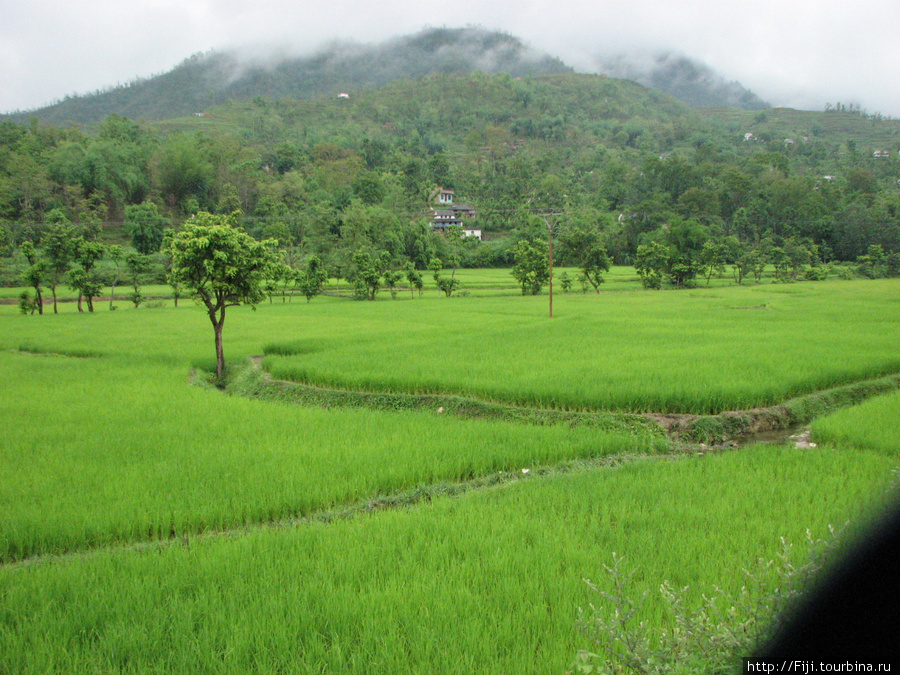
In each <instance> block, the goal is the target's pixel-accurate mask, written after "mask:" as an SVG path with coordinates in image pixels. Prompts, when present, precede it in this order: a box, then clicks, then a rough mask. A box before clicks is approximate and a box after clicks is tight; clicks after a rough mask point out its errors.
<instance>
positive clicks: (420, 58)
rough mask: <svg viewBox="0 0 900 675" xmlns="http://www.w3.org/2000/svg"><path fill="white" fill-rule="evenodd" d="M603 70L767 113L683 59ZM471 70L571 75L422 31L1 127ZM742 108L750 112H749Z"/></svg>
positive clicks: (162, 80)
mask: <svg viewBox="0 0 900 675" xmlns="http://www.w3.org/2000/svg"><path fill="white" fill-rule="evenodd" d="M613 65H614V64H613ZM620 65H621V64H620ZM604 70H605V71H607V72H608V71H615V72H609V74H610V75H612V76H617V73H619V72H620V71H621V72H622V73H623V74H625V75H626V77H625V79H632V80H634V81H637V82H639V83H640V84H642V85H644V86H649V87H651V88H655V89H659V90H661V91H664V92H665V93H669V94H670V95H673V96H675V98H678V99H679V100H682V101H683V102H685V103H687V104H688V105H691V106H694V107H697V106H717V107H722V106H725V107H738V108H744V109H758V108H762V107H765V102H763V101H762V100H761V99H759V98H758V97H756V95H755V94H753V93H752V92H749V91H748V90H746V89H744V88H743V87H741V85H739V84H738V83H731V84H730V85H728V87H730V88H728V87H726V88H723V85H722V83H724V82H725V80H724V78H722V77H721V76H718V75H717V74H715V73H714V72H713V71H712V70H711V69H709V68H708V67H706V66H704V65H702V64H698V63H695V62H692V61H690V60H689V59H687V57H680V60H678V61H668V62H666V61H662V62H660V63H658V64H657V67H656V68H655V69H651V70H650V71H646V70H640V69H636V68H634V67H631V68H630V69H628V68H625V67H623V68H619V69H618V70H616V69H615V68H613V67H610V63H606V64H601V65H600V70H599V71H598V72H603V71H604ZM476 71H483V72H487V73H507V74H509V75H511V76H513V77H524V76H529V75H541V74H561V73H572V72H575V69H574V68H572V67H571V66H569V65H567V64H565V63H564V62H563V61H562V60H561V59H559V58H558V57H555V56H552V55H550V54H546V53H543V52H540V51H538V50H535V49H533V48H532V47H530V46H528V45H527V44H526V43H525V42H523V41H522V40H521V39H519V38H517V37H515V36H512V35H510V34H507V33H502V32H497V31H489V30H486V29H483V28H478V27H467V28H427V29H424V30H422V31H420V32H418V33H414V34H411V35H407V36H402V37H398V38H394V39H392V40H388V41H385V42H382V43H379V44H375V45H365V44H360V43H354V42H340V41H334V42H331V43H330V44H328V45H326V46H325V47H322V48H320V49H319V50H318V51H316V52H315V53H313V54H311V55H305V56H304V55H292V54H290V53H289V52H287V51H285V50H283V49H282V50H281V51H280V52H279V51H278V50H273V51H272V52H271V53H270V54H268V55H266V56H265V57H263V56H261V55H260V54H247V53H242V52H241V51H239V50H231V51H211V52H206V53H201V54H194V55H193V56H190V57H188V58H187V59H185V60H184V61H183V62H182V63H180V64H179V65H177V66H176V67H175V68H173V69H171V70H169V71H167V72H165V73H162V74H160V75H155V76H151V77H148V78H138V79H135V80H134V81H132V82H130V83H128V84H125V85H120V86H117V87H114V88H111V89H108V90H105V91H99V92H95V93H92V94H85V95H75V96H67V97H66V98H65V99H63V100H62V101H59V102H56V103H53V104H51V105H48V106H44V107H41V108H38V109H36V110H32V111H24V112H19V111H17V112H15V113H8V114H6V115H2V116H0V119H8V120H12V121H16V122H24V121H26V120H28V119H30V118H32V117H35V118H37V119H40V120H42V121H46V122H50V123H54V124H64V123H76V124H82V125H92V124H97V123H99V122H100V121H101V120H102V119H103V118H105V117H107V116H108V115H111V114H116V115H119V116H122V117H128V118H131V119H145V120H161V119H170V118H175V117H185V116H189V115H192V114H196V113H200V112H202V111H204V110H207V109H209V108H211V107H214V106H216V105H219V104H221V103H224V102H225V101H227V100H253V99H255V98H257V97H264V98H272V99H278V98H296V99H310V98H318V97H324V96H336V95H337V94H338V93H342V92H345V91H354V90H359V89H371V88H378V87H382V86H385V85H386V84H388V83H389V82H392V81H394V80H397V79H407V78H417V77H422V76H425V75H430V74H437V73H444V74H447V73H459V74H465V73H471V72H476ZM691 78H693V79H691ZM747 102H750V104H751V105H752V106H755V107H749V108H748V105H747ZM760 104H761V105H760Z"/></svg>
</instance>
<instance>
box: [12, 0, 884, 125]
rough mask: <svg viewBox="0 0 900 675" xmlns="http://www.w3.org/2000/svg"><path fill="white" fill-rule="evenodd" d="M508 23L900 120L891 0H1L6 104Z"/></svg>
mask: <svg viewBox="0 0 900 675" xmlns="http://www.w3.org/2000/svg"><path fill="white" fill-rule="evenodd" d="M469 24H475V25H479V26H483V27H484V28H488V29H498V30H504V31H506V32H509V33H512V34H513V35H515V36H517V37H520V38H522V39H524V40H525V41H526V42H528V43H529V44H530V45H531V46H533V47H535V48H537V49H541V50H544V51H547V52H549V53H551V54H553V55H555V56H559V57H560V58H562V59H563V61H565V62H566V63H568V64H570V65H573V66H575V67H576V68H578V69H579V70H591V66H592V63H593V57H594V56H595V55H596V54H598V53H612V52H619V51H632V50H637V51H642V52H648V51H653V50H662V49H666V50H676V51H678V52H681V53H683V54H685V55H687V56H689V57H692V58H695V59H697V60H700V61H702V62H704V63H706V64H707V65H709V66H711V67H712V68H714V69H715V70H717V71H718V72H719V73H721V74H722V75H723V76H725V77H726V78H727V79H729V80H737V81H739V82H741V83H742V84H743V85H744V86H746V87H748V88H749V89H751V90H753V91H754V92H755V93H756V94H758V95H759V96H761V97H762V98H764V99H766V100H768V101H769V102H771V103H772V104H774V105H784V106H792V107H798V108H805V109H813V110H821V109H822V108H824V106H825V104H826V103H834V102H836V101H841V102H843V103H857V104H859V105H861V106H862V107H863V108H865V109H866V110H868V111H869V112H881V113H883V114H885V115H891V116H894V117H900V37H898V27H900V1H898V0H854V2H849V1H847V0H754V2H747V1H746V0H744V1H742V2H740V3H735V2H732V0H674V1H667V0H630V1H628V2H621V0H615V1H613V0H593V1H589V0H515V2H513V1H512V0H495V1H494V2H488V1H487V0H457V1H456V2H454V3H448V2H446V1H441V2H438V1H437V0H387V2H372V1H371V0H315V1H312V0H125V1H123V0H68V1H66V2H64V1H62V0H27V1H23V0H0V111H5V112H9V111H12V110H17V109H19V110H28V109H32V108H36V107H40V106H42V105H45V104H47V103H50V102H52V101H53V100H56V99H60V98H62V97H64V96H65V95H67V94H75V93H79V94H81V93H88V92H91V91H94V90H96V89H102V88H105V87H108V86H112V85H116V84H119V83H125V82H128V81H130V80H132V79H134V78H135V77H146V76H149V75H154V74H158V73H161V72H165V71H167V70H169V69H171V68H172V67H174V66H175V65H177V64H178V63H179V62H181V61H182V60H184V59H185V58H187V57H188V56H190V55H191V54H195V53H197V52H202V51H207V50H209V49H219V48H227V47H231V46H239V45H252V46H255V47H257V48H259V47H268V46H275V45H288V46H289V47H290V48H292V49H294V50H296V51H297V52H300V53H305V52H311V51H313V50H314V49H315V48H316V47H318V46H319V45H321V44H323V43H325V42H328V41H330V40H333V39H351V40H356V41H360V42H380V41H382V40H384V39H386V38H390V37H394V36H397V35H401V34H405V33H412V32H416V31H418V30H421V29H422V28H425V27H426V26H432V27H439V26H447V27H451V28H455V27H462V26H465V25H469Z"/></svg>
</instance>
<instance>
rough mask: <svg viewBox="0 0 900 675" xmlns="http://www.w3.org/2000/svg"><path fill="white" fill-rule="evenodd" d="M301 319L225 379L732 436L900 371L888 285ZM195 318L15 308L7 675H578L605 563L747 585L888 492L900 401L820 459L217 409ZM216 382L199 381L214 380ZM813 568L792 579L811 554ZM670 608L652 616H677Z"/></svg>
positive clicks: (442, 417) (6, 359) (386, 310)
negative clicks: (777, 559) (785, 550)
mask: <svg viewBox="0 0 900 675" xmlns="http://www.w3.org/2000/svg"><path fill="white" fill-rule="evenodd" d="M546 300H547V298H546V296H544V297H537V298H524V297H521V296H514V295H509V296H504V295H498V296H493V297H487V296H485V297H474V296H470V297H460V298H443V297H438V296H437V295H436V294H431V295H427V294H426V296H425V297H422V298H418V297H417V298H415V299H413V298H409V297H408V296H407V297H406V298H400V296H399V295H398V299H397V300H394V301H392V300H390V299H389V296H388V297H384V298H383V299H379V301H377V302H374V303H372V302H353V301H350V300H347V299H344V298H328V297H323V298H317V299H315V300H314V301H313V302H312V303H309V304H307V303H306V302H304V301H299V300H298V299H295V300H294V301H293V302H289V303H288V302H285V303H282V302H280V300H279V299H277V298H276V299H275V301H274V302H273V303H271V304H269V303H265V304H262V305H260V306H259V307H258V308H257V310H256V311H252V310H251V309H250V308H233V309H230V310H229V313H228V318H227V321H226V326H225V350H226V356H227V357H228V359H229V364H230V368H231V369H232V370H233V371H238V370H240V369H241V368H243V367H246V365H245V364H247V362H248V358H249V357H251V356H260V355H263V354H266V356H265V358H264V359H263V361H262V363H263V367H264V368H265V369H266V370H267V371H269V372H270V373H271V374H272V375H273V376H275V377H279V378H285V379H293V380H296V381H303V382H308V383H312V384H316V385H330V386H338V387H346V388H350V389H357V388H358V389H365V390H371V391H398V392H406V393H425V392H440V393H451V394H458V395H461V396H468V397H472V398H485V399H491V400H496V401H503V402H505V403H507V404H509V405H531V406H539V407H547V408H555V409H577V410H616V411H654V412H679V411H687V412H695V413H704V412H717V411H720V410H727V409H740V408H746V407H751V406H752V405H760V404H772V403H778V402H780V401H782V400H784V399H785V398H787V397H789V396H792V395H795V394H797V393H804V392H813V391H817V390H819V389H823V388H826V387H828V386H833V385H834V384H840V383H846V382H853V381H860V380H864V379H866V378H870V377H875V376H878V375H884V374H891V373H896V372H900V356H898V353H897V350H896V344H897V338H898V336H900V330H898V329H900V314H898V313H897V311H896V308H897V306H898V300H900V284H898V283H897V282H895V281H859V282H824V283H809V284H795V285H790V286H781V285H779V286H774V285H771V286H770V285H762V286H753V287H748V288H738V287H720V288H713V289H706V288H704V289H695V290H689V291H679V292H647V291H640V290H635V291H627V290H623V291H621V292H606V293H601V294H600V295H596V294H584V295H582V294H569V295H560V296H559V297H558V298H556V299H555V304H554V310H555V312H554V313H555V315H556V316H555V318H554V319H553V320H552V321H551V320H550V319H548V318H547V317H546ZM212 338H213V336H212V329H211V327H210V326H209V323H208V320H207V318H206V317H205V315H204V314H203V312H202V311H201V310H200V309H199V308H198V307H196V306H194V305H192V304H191V303H190V302H185V301H182V303H181V306H179V307H178V308H177V309H176V308H174V307H171V306H164V307H158V308H141V309H139V310H133V309H130V308H124V307H120V309H119V310H117V311H115V312H109V311H105V309H104V310H100V311H98V312H97V313H95V314H93V315H88V314H78V313H77V312H74V311H72V308H71V307H70V306H67V307H66V308H65V309H64V310H63V312H62V313H61V314H60V315H56V316H54V315H49V316H48V315H45V316H43V317H39V316H21V315H19V314H17V313H16V312H15V308H14V307H10V306H2V307H0V377H2V382H3V387H2V388H0V467H2V470H0V673H46V672H66V673H69V672H88V673H91V672H98V673H119V672H216V673H218V672H229V673H230V672H235V673H238V672H241V673H243V672H284V673H424V672H427V673H497V672H521V673H553V672H556V673H562V672H564V671H565V670H566V669H567V668H569V667H570V666H571V664H572V661H573V659H574V655H575V653H576V651H577V650H578V649H581V648H589V647H590V645H589V644H587V643H586V641H585V638H584V637H583V636H582V635H581V634H580V633H579V631H578V629H577V626H576V622H577V619H578V609H579V608H580V607H582V608H583V607H587V606H588V605H589V604H590V603H596V602H597V601H598V597H597V595H596V593H594V592H593V591H591V590H590V588H589V587H588V586H587V585H586V584H585V583H584V579H590V580H591V581H592V582H594V583H596V584H597V585H598V586H600V587H601V588H603V587H604V584H608V583H609V581H608V579H606V578H605V576H604V574H603V565H604V564H609V563H610V562H611V560H612V555H613V553H616V554H618V555H620V556H623V557H624V559H625V562H626V563H627V565H628V566H629V567H631V568H633V569H636V570H637V573H636V574H635V576H634V579H633V583H634V589H633V592H634V593H635V595H636V596H639V595H640V594H642V593H643V592H644V590H651V591H653V590H654V589H656V588H657V587H658V586H659V584H660V583H661V581H663V580H669V581H671V582H672V583H673V584H674V585H676V586H679V587H680V586H690V587H691V589H695V590H693V591H692V592H695V593H696V594H698V595H697V596H696V597H697V598H699V594H700V593H703V592H708V591H709V590H710V589H712V587H713V586H720V587H725V588H738V587H739V586H740V585H741V584H742V583H743V582H744V580H745V579H744V575H743V572H742V570H743V569H745V568H747V567H749V566H751V564H752V563H753V561H755V560H756V559H758V558H772V557H774V556H775V554H776V553H777V552H778V551H779V550H780V544H779V542H780V539H781V538H782V537H784V538H786V539H787V540H788V541H790V542H796V543H797V544H798V550H799V548H802V543H803V541H805V539H806V531H807V530H809V531H810V532H811V533H812V534H813V535H814V536H823V535H825V534H826V533H827V531H828V527H829V525H835V526H838V527H840V526H842V525H843V524H844V523H848V522H849V523H850V524H851V528H850V529H851V531H855V530H859V529H860V528H862V527H864V525H865V523H866V522H867V521H868V520H869V519H870V518H871V517H872V514H873V513H874V512H875V511H876V510H877V509H878V508H880V507H881V506H882V505H883V504H885V503H886V502H887V501H889V500H890V499H893V498H894V497H893V496H894V491H895V488H894V485H895V483H896V471H897V466H898V463H900V462H898V457H900V425H898V424H897V422H896V420H897V419H900V416H898V412H900V397H898V395H897V394H896V393H894V394H887V395H884V396H880V397H877V398H872V399H870V400H868V401H865V402H862V403H861V404H859V405H856V406H853V407H849V408H845V409H842V410H838V411H835V412H833V413H832V414H829V415H827V416H825V417H822V418H820V419H818V420H815V421H814V422H813V423H812V435H813V440H814V441H816V443H817V446H818V447H815V448H810V449H802V450H801V449H797V448H794V447H792V445H790V444H788V443H787V442H784V443H776V444H765V445H760V444H755V445H754V444H749V445H746V446H743V447H740V448H738V449H732V450H728V451H710V450H707V449H699V450H698V449H697V448H683V447H679V446H678V445H677V444H676V443H674V442H673V441H672V440H670V439H669V438H668V437H667V436H665V435H664V434H663V433H662V432H661V431H660V432H658V433H654V432H652V431H649V430H648V429H647V427H640V426H635V427H634V428H633V429H631V430H624V431H623V430H609V429H603V428H596V427H591V426H578V425H574V426H573V425H570V424H549V423H547V424H536V423H517V422H510V421H501V420H497V419H490V418H484V419H463V418H459V417H454V416H450V415H447V414H442V413H441V412H439V411H438V410H427V409H419V410H413V411H411V410H402V411H389V410H373V409H365V408H362V409H340V408H337V409H332V408H329V409H325V408H320V407H313V406H300V405H295V404H290V403H286V402H276V401H267V400H252V399H248V398H244V397H242V396H240V395H237V394H235V393H232V394H229V393H227V392H222V391H219V390H217V389H215V388H212V387H209V386H202V382H203V380H204V378H203V377H202V372H203V371H204V370H208V369H209V368H210V366H211V364H212V357H213V339H212ZM198 372H199V373H200V374H199V375H198ZM798 555H799V553H798ZM654 603H655V601H654V600H651V601H650V602H649V603H648V605H646V606H645V608H644V612H645V617H644V618H646V620H647V621H649V622H650V623H651V624H653V623H654V622H656V623H657V624H659V622H662V621H664V620H665V619H664V618H663V616H664V615H663V614H662V608H661V607H660V606H659V605H657V604H654Z"/></svg>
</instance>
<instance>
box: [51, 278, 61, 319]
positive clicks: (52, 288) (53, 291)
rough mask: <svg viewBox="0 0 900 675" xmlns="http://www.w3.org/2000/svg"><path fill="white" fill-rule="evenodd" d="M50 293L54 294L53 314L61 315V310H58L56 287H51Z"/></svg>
mask: <svg viewBox="0 0 900 675" xmlns="http://www.w3.org/2000/svg"><path fill="white" fill-rule="evenodd" d="M50 291H51V292H52V293H53V313H54V314H59V310H58V309H57V308H56V286H55V285H54V286H51V287H50Z"/></svg>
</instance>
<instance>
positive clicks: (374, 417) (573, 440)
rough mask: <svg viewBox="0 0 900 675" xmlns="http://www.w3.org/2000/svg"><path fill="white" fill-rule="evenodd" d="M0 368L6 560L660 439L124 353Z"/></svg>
mask: <svg viewBox="0 0 900 675" xmlns="http://www.w3.org/2000/svg"><path fill="white" fill-rule="evenodd" d="M0 369H2V372H3V376H4V380H5V381H7V382H16V383H17V386H16V387H14V388H13V387H5V388H3V390H2V391H0V464H2V466H3V467H4V471H3V473H2V475H0V561H2V560H4V559H6V560H9V559H17V558H21V557H24V556H29V555H35V554H39V553H45V552H58V551H67V550H76V549H80V548H85V547H91V546H101V545H106V544H110V543H113V542H128V541H135V540H144V539H158V538H167V537H170V536H177V535H181V534H184V533H191V532H201V531H204V530H221V529H227V528H231V527H237V526H243V525H245V524H248V523H259V522H269V521H272V520H277V519H281V518H286V517H292V516H303V515H307V514H309V513H312V512H314V511H317V510H323V509H326V508H329V507H332V506H334V505H335V504H340V503H346V502H349V501H353V500H359V499H363V498H366V497H371V496H374V495H377V494H383V493H391V492H395V491H399V490H402V489H405V488H409V487H411V486H414V485H416V484H429V483H433V482H436V481H441V480H463V479H467V478H472V477H474V476H481V475H485V474H488V473H491V472H496V471H500V470H518V469H520V468H522V467H531V466H535V465H541V464H548V463H555V462H559V461H564V460H569V459H573V458H579V457H596V456H603V455H609V454H616V453H624V452H634V451H650V452H654V451H658V450H659V449H662V448H664V447H665V442H664V440H663V439H662V438H658V437H657V438H656V439H653V438H652V437H651V436H650V435H649V434H648V433H644V434H642V435H636V434H632V433H627V432H620V433H613V432H601V431H598V430H596V429H587V428H575V429H569V428H566V427H563V426H555V427H551V426H547V427H540V428H529V427H526V426H520V425H516V424H512V423H504V422H494V421H469V422H463V421H461V420H458V419H455V418H448V417H447V416H446V415H443V416H442V415H438V414H436V413H435V412H408V413H405V414H401V415H398V414H391V413H386V412H378V411H367V410H333V411H324V410H316V409H307V408H300V407H297V406H288V405H280V404H266V403H262V402H259V401H252V400H248V399H243V398H235V397H227V396H224V395H222V394H221V393H219V392H218V391H216V390H204V389H200V388H197V387H191V386H189V385H188V384H187V382H186V373H185V372H184V371H181V370H179V369H173V368H167V367H163V366H160V365H158V364H152V363H151V364H147V363H141V362H138V363H128V362H127V361H126V360H123V359H121V358H107V359H103V358H100V359H96V358H95V359H87V360H86V359H72V358H67V357H61V356H55V357H54V356H31V355H21V354H19V355H17V354H0ZM25 402H27V403H25ZM23 404H24V405H23Z"/></svg>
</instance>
